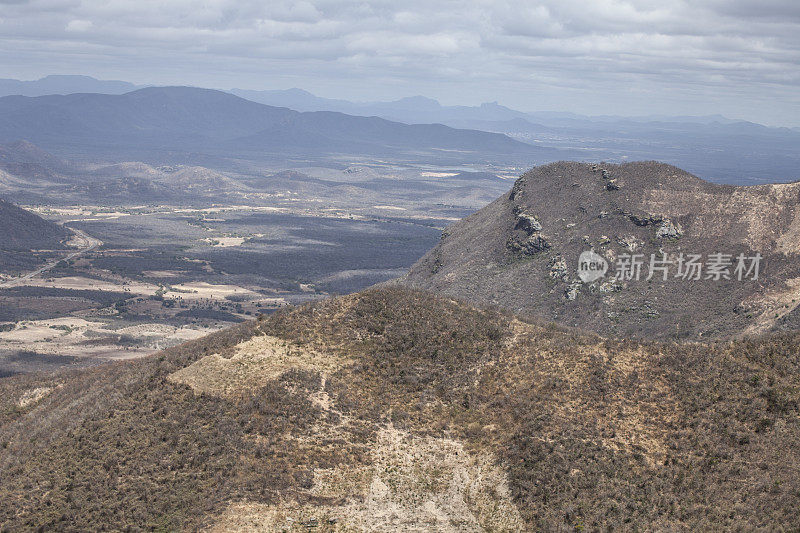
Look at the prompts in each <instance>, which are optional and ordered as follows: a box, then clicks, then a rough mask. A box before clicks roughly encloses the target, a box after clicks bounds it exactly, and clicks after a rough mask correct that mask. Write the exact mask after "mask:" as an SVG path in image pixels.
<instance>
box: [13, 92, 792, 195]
mask: <svg viewBox="0 0 800 533" xmlns="http://www.w3.org/2000/svg"><path fill="white" fill-rule="evenodd" d="M4 83H5V85H3V83H0V95H4V94H7V95H11V94H28V95H41V94H69V93H73V92H92V93H107V94H120V93H123V92H128V91H130V90H134V89H137V88H140V87H137V86H134V85H132V84H125V82H104V81H100V80H94V79H93V78H88V77H83V76H49V77H47V78H43V79H42V80H38V81H31V82H20V81H18V80H6V82H4ZM3 87H5V89H4V88H3ZM228 92H230V93H232V94H235V95H238V96H241V97H243V98H245V99H248V100H251V101H255V102H259V103H262V104H265V105H269V106H274V107H285V108H289V109H292V110H295V111H300V112H331V111H332V112H337V113H344V114H348V115H352V116H361V117H381V118H384V119H386V120H389V121H392V122H402V123H405V124H433V123H440V124H444V125H447V126H450V127H452V128H459V129H472V130H481V131H487V132H493V133H501V134H504V135H508V136H510V137H512V138H514V139H516V140H518V141H521V142H524V143H527V144H529V145H532V146H535V147H536V148H537V149H538V150H539V151H538V152H534V155H533V156H532V157H528V158H527V159H526V158H525V157H520V158H519V162H520V163H522V164H528V163H541V162H545V161H555V160H559V159H572V160H582V161H599V160H605V161H611V162H617V163H619V162H625V161H629V160H649V159H655V160H659V161H663V162H666V163H670V164H673V165H676V166H679V167H681V168H685V169H687V170H688V171H690V172H692V173H695V174H697V175H699V176H702V177H703V178H705V179H708V180H710V181H714V182H720V183H731V184H742V185H752V184H758V183H764V182H774V181H781V182H788V181H793V180H796V179H797V178H798V169H800V155H798V152H797V149H796V148H797V146H798V145H800V128H796V127H795V128H775V127H766V126H762V125H760V124H755V123H752V122H747V121H742V120H733V119H729V118H726V117H723V116H721V115H708V116H665V115H651V116H643V117H622V116H612V115H607V114H602V111H601V110H600V111H599V112H598V114H597V115H595V116H585V115H579V114H575V113H568V112H560V111H551V110H543V111H535V112H523V111H518V110H514V109H511V108H509V107H506V106H503V105H500V104H498V103H496V102H493V103H484V104H481V105H479V106H444V105H441V104H440V103H439V102H437V101H436V100H433V99H430V98H426V97H422V96H413V97H409V98H402V99H400V100H396V101H391V102H363V103H358V102H350V101H347V100H341V99H330V98H320V97H317V96H315V95H313V94H311V93H309V92H307V91H304V90H302V89H288V90H245V89H231V90H230V91H228ZM311 122H312V123H313V122H314V120H313V119H312V120H311ZM368 129H369V128H368ZM431 131H432V133H433V134H435V135H437V136H438V135H440V133H438V132H434V131H433V130H431ZM199 133H200V137H203V136H204V135H205V133H203V132H199ZM251 133H253V132H251ZM316 133H318V132H316V131H312V132H308V131H307V130H305V129H303V130H300V131H298V130H293V131H291V132H289V134H288V137H287V141H288V139H292V138H294V139H295V140H297V139H298V138H301V139H307V143H306V144H307V145H308V146H311V147H313V148H315V149H318V150H326V151H327V150H341V149H342V145H343V144H345V148H348V147H349V148H350V150H351V151H352V150H366V152H365V153H366V155H375V154H381V155H386V153H387V150H385V149H383V150H377V149H376V147H375V144H376V143H377V144H381V140H380V139H368V140H367V141H368V142H367V145H364V144H362V141H363V139H362V138H359V137H355V138H353V137H352V136H350V135H348V136H345V137H344V139H346V140H347V141H349V142H350V144H347V143H336V142H332V141H331V139H320V138H318V137H317V136H316V135H315V134H316ZM19 138H20V137H15V138H13V139H9V138H6V141H8V140H17V139H19ZM436 138H438V137H436ZM229 140H232V139H229ZM262 144H263V143H262V142H261V141H258V142H255V145H256V146H261V145H262ZM266 144H267V145H271V146H272V149H275V150H282V149H283V148H281V147H283V146H285V145H291V144H292V143H289V142H287V143H278V145H280V147H279V146H276V145H275V143H266ZM300 144H303V143H300ZM384 144H386V143H384ZM232 147H233V148H234V151H237V150H241V151H242V152H243V153H246V154H247V155H248V157H253V152H252V151H248V150H251V149H252V140H251V139H244V140H243V145H242V146H238V145H236V144H234V145H233V146H229V145H226V146H225V148H227V149H230V148H232ZM290 148H291V149H290V153H304V152H303V149H298V148H296V147H294V146H290ZM473 148H474V147H473ZM473 148H470V149H469V150H468V152H473V153H474V155H473V156H463V155H462V156H458V155H457V153H456V152H452V151H451V152H447V153H445V152H442V151H441V150H439V151H438V153H436V154H435V155H437V156H439V157H444V156H445V155H446V156H448V157H449V158H450V159H451V160H452V161H457V160H458V159H459V157H460V159H462V160H464V159H471V160H473V161H474V160H476V159H480V157H479V156H480V155H482V154H481V153H480V147H478V149H477V150H474V149H473ZM134 149H135V145H134V146H132V147H131V152H130V153H129V154H128V157H133V156H137V157H139V158H142V159H144V158H145V157H143V156H147V155H149V156H151V159H152V160H154V159H153V157H154V156H155V154H154V153H153V152H152V150H151V151H150V152H149V154H148V153H147V150H145V149H144V148H142V149H140V150H139V151H138V152H135V151H133V150H134ZM492 149H493V148H490V149H489V151H488V152H487V154H486V155H487V156H489V157H493V156H494V154H493V152H492V151H491V150H492ZM182 150H183V148H182ZM203 150H204V151H208V150H207V149H206V148H203ZM404 150H405V148H404ZM448 150H452V149H448ZM519 150H522V149H519ZM389 152H391V151H389ZM412 152H417V153H418V148H414V149H412ZM428 154H429V155H430V152H428ZM305 155H306V156H307V157H312V156H313V153H307V152H306V153H305ZM405 155H406V156H408V152H406V154H405ZM160 157H162V159H163V158H164V157H165V154H164V153H161V154H160ZM429 159H430V158H429Z"/></svg>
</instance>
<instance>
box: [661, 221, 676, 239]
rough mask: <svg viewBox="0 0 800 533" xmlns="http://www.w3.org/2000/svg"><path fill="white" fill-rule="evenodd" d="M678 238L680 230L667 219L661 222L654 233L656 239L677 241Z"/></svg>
mask: <svg viewBox="0 0 800 533" xmlns="http://www.w3.org/2000/svg"><path fill="white" fill-rule="evenodd" d="M680 236H681V231H680V229H679V228H678V227H677V226H675V224H673V223H672V221H671V220H669V219H666V220H662V221H661V225H659V226H658V230H657V231H656V237H658V238H659V239H677V238H679V237H680Z"/></svg>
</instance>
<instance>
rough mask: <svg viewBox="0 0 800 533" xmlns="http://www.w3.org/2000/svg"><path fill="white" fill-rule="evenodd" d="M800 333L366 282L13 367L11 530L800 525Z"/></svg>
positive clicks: (0, 472) (3, 520)
mask: <svg viewBox="0 0 800 533" xmlns="http://www.w3.org/2000/svg"><path fill="white" fill-rule="evenodd" d="M798 348H800V338H799V337H798V336H797V334H783V335H775V334H773V335H771V336H765V337H761V338H757V339H752V340H745V341H731V342H724V343H718V344H709V345H704V344H693V345H680V344H656V343H648V344H638V343H635V342H632V341H623V342H616V341H611V340H603V339H600V338H598V337H595V336H592V335H587V334H582V333H579V332H577V331H570V330H565V329H561V328H559V327H555V326H551V325H537V324H532V323H528V322H525V321H521V320H519V319H517V318H514V317H513V316H511V315H507V314H503V313H500V312H497V311H487V310H480V309H474V308H472V307H470V306H468V305H465V304H462V303H459V302H456V301H453V300H449V299H445V298H441V297H434V296H431V295H427V294H424V293H418V292H413V291H408V290H405V289H382V290H371V291H367V292H364V293H360V294H356V295H351V296H345V297H339V298H336V299H331V300H326V301H321V302H317V303H314V304H311V305H306V306H303V307H300V308H294V309H289V310H286V311H283V312H279V313H276V314H275V315H272V316H271V317H268V318H264V317H262V319H259V320H258V321H253V322H248V323H245V324H241V325H239V326H237V327H235V328H233V329H230V330H226V331H222V332H219V333H216V334H213V335H211V336H209V337H206V338H204V339H200V340H197V341H192V342H189V343H187V344H184V345H182V346H178V347H175V348H171V349H168V350H166V351H163V352H161V353H158V354H155V355H153V356H151V357H148V358H146V359H144V360H139V361H133V362H123V363H118V364H112V365H106V366H103V367H98V368H94V369H90V370H81V371H71V372H66V373H62V374H55V375H50V376H34V375H19V376H13V377H10V378H5V379H3V380H0V390H1V391H2V394H0V444H2V446H1V447H0V476H2V479H3V483H2V485H0V502H2V503H0V528H2V529H4V530H21V529H25V530H35V529H39V530H63V531H84V530H88V529H96V528H97V527H98V526H100V525H102V526H103V527H105V528H106V529H109V530H122V529H126V528H131V527H132V528H133V529H137V528H138V529H162V530H177V529H184V530H195V529H206V530H210V531H251V530H258V529H260V530H266V531H276V530H281V531H304V530H307V529H309V528H314V529H315V530H318V531H399V530H415V531H432V530H435V531H521V530H528V531H541V530H548V531H553V530H584V529H585V530H595V529H601V530H611V529H612V528H613V529H622V530H634V529H640V530H709V529H725V530H736V529H745V530H754V529H786V530H791V529H795V528H797V527H798V526H800V522H798V515H797V513H796V510H797V502H798V498H800V483H799V480H800V467H799V466H798V465H800V448H798V442H800V425H799V424H798V421H800V417H798V403H797V393H798V390H800V379H799V378H798V376H800V372H798V370H800V368H798V363H799V362H800V361H798V353H800V349H798Z"/></svg>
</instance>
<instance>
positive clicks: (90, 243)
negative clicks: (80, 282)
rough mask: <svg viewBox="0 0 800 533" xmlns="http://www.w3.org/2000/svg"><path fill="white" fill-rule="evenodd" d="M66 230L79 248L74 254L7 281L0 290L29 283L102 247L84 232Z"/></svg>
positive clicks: (96, 240) (0, 285)
mask: <svg viewBox="0 0 800 533" xmlns="http://www.w3.org/2000/svg"><path fill="white" fill-rule="evenodd" d="M68 229H69V230H70V231H72V232H73V233H74V234H75V240H76V241H77V243H78V246H79V249H78V250H76V251H74V252H70V253H69V254H67V255H66V256H65V257H62V258H60V259H54V260H52V261H50V262H48V263H46V264H45V265H44V266H41V267H39V268H38V269H36V270H34V271H32V272H28V273H27V274H25V275H23V276H20V277H18V278H14V279H11V280H8V281H6V282H4V283H0V288H7V287H15V286H17V285H19V284H21V283H24V282H26V281H30V280H31V279H33V278H35V277H36V276H39V275H41V274H44V273H45V272H47V271H48V270H51V269H52V268H53V267H55V266H56V265H57V264H58V263H60V262H61V261H69V260H70V259H75V258H76V257H79V256H81V255H83V254H85V253H88V252H91V251H92V250H94V249H96V248H98V247H100V246H102V245H103V241H101V240H100V239H96V238H94V237H92V236H90V235H87V234H86V232H84V231H82V230H79V229H74V228H68Z"/></svg>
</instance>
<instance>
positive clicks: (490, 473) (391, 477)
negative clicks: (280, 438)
mask: <svg viewBox="0 0 800 533" xmlns="http://www.w3.org/2000/svg"><path fill="white" fill-rule="evenodd" d="M349 363H350V361H349V360H347V359H344V358H343V357H342V356H341V355H340V356H336V355H334V354H327V353H321V352H317V351H315V350H313V349H309V348H308V347H305V346H298V345H295V344H293V343H290V342H288V341H285V340H282V339H279V338H277V337H272V336H267V335H260V336H256V337H253V338H252V339H249V340H247V341H243V342H241V343H240V344H238V345H237V346H236V352H235V353H234V355H233V356H232V357H230V358H224V357H222V356H220V355H218V354H212V355H208V356H206V357H204V358H202V359H200V360H198V361H196V362H194V363H192V364H191V365H189V366H187V367H185V368H182V369H180V370H178V371H176V372H174V373H172V374H170V376H169V378H168V379H170V380H171V381H173V382H176V383H182V384H185V385H188V386H189V387H191V388H192V389H194V390H195V392H197V393H205V394H211V395H217V396H223V397H224V396H228V395H236V394H238V393H239V392H241V391H242V390H251V389H254V388H257V387H259V386H261V385H263V383H264V382H265V381H267V380H269V379H274V378H275V377H278V376H280V375H281V374H282V373H283V372H285V371H287V370H290V369H302V370H312V371H318V372H320V373H321V374H322V381H321V384H320V388H319V391H317V392H315V393H313V394H311V395H310V396H309V400H310V401H311V402H313V403H314V404H315V405H317V406H318V407H320V408H321V409H323V410H325V411H328V412H330V413H332V414H335V415H336V417H335V419H336V420H338V422H337V424H335V425H333V426H327V427H320V428H318V430H315V431H313V432H312V433H311V435H310V436H309V437H304V436H301V437H299V438H301V439H302V438H318V436H319V435H320V434H326V436H327V437H331V436H334V437H335V436H336V435H341V436H342V437H344V435H345V434H344V432H342V430H341V428H342V427H344V426H345V425H348V424H350V423H351V419H350V417H349V416H348V415H346V414H345V413H343V412H341V411H340V410H338V409H337V408H336V405H335V402H334V401H333V399H332V398H331V397H330V396H329V395H328V393H327V391H326V390H325V384H326V379H327V376H328V375H329V374H331V373H333V372H335V371H336V370H338V369H339V368H341V367H342V366H343V365H346V364H349ZM372 460H373V462H372V465H370V466H366V467H361V468H346V469H345V468H336V467H334V468H319V469H316V470H315V471H314V482H313V485H312V486H311V487H310V488H309V489H307V491H306V492H307V494H308V495H309V496H316V497H320V498H323V499H325V500H328V501H330V502H331V503H329V504H324V503H323V504H319V505H308V504H298V503H297V502H296V501H293V500H292V499H286V500H283V501H281V502H280V503H277V504H273V505H265V504H258V503H253V502H247V501H238V502H232V503H231V504H230V506H229V507H228V508H227V509H226V510H225V511H224V512H223V513H222V514H221V515H220V516H219V517H217V519H216V520H215V523H214V525H213V526H212V527H211V531H215V532H223V531H225V532H228V531H240V532H245V531H307V530H309V529H310V528H316V527H319V528H320V529H315V530H318V531H329V532H332V531H338V532H344V531H364V532H373V531H385V532H393V531H431V532H434V531H435V532H448V533H458V532H481V531H523V530H524V524H523V522H522V519H521V517H520V514H519V511H518V509H517V508H516V506H515V505H514V503H513V501H512V498H511V493H510V490H509V488H508V482H507V479H506V474H505V472H504V471H503V470H502V469H501V468H500V467H499V466H498V462H497V459H496V458H495V457H494V456H492V455H491V454H489V453H480V454H472V453H469V452H467V450H466V449H465V448H464V446H463V444H462V443H461V442H459V441H458V440H455V439H449V438H435V437H419V436H414V435H411V434H409V433H408V432H405V431H401V430H399V429H396V428H394V427H393V426H391V425H389V426H388V427H384V428H382V429H381V430H380V431H379V433H378V436H377V440H376V442H375V443H374V444H373V447H372ZM333 502H335V503H333Z"/></svg>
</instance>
